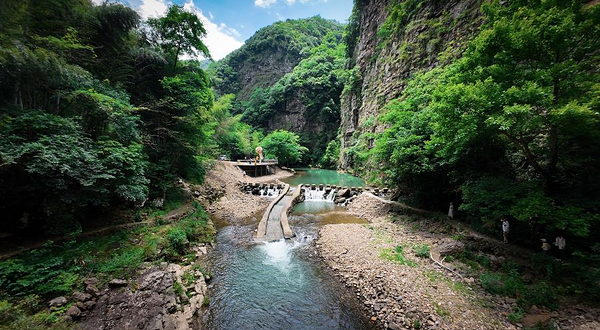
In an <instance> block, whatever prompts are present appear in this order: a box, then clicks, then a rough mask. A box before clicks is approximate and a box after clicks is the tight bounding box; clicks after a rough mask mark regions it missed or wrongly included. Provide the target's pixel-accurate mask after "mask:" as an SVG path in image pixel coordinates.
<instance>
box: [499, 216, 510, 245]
mask: <svg viewBox="0 0 600 330" xmlns="http://www.w3.org/2000/svg"><path fill="white" fill-rule="evenodd" d="M501 221H502V236H503V237H504V243H508V231H509V229H510V224H509V223H508V220H506V218H502V220H501Z"/></svg>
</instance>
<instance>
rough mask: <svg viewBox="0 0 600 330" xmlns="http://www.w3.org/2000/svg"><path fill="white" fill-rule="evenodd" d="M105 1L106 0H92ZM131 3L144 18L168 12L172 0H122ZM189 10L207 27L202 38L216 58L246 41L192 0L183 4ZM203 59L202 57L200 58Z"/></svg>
mask: <svg viewBox="0 0 600 330" xmlns="http://www.w3.org/2000/svg"><path fill="white" fill-rule="evenodd" d="M92 1H104V0H92ZM120 1H122V2H125V3H129V4H130V5H131V6H132V7H133V8H134V9H135V10H136V11H137V12H138V13H139V14H140V16H141V17H142V18H143V19H148V18H150V17H159V16H162V15H164V14H165V13H166V12H167V9H168V8H169V6H170V5H172V4H173V2H172V0H120ZM183 8H184V9H185V10H187V11H190V12H193V13H194V14H196V15H197V16H198V18H200V21H202V24H203V25H204V29H206V37H204V38H203V39H202V41H203V42H204V44H205V45H206V47H208V50H209V51H210V54H211V56H212V58H213V59H214V60H220V59H222V58H223V57H225V56H226V55H227V54H229V53H231V52H232V51H234V50H236V49H238V48H239V47H241V46H242V45H243V44H244V43H243V42H242V41H239V40H237V39H236V38H240V37H241V35H240V33H239V32H238V31H237V30H236V29H234V28H231V27H229V26H227V25H226V24H224V23H221V24H217V23H215V22H214V21H213V19H214V16H213V15H212V14H211V13H210V12H209V13H208V16H209V17H210V19H209V18H208V17H206V16H204V14H203V12H202V10H200V8H198V7H196V5H195V4H194V2H193V1H192V0H189V1H188V2H187V3H185V4H184V5H183ZM182 58H183V59H191V57H189V56H183V57H182ZM200 59H201V58H200Z"/></svg>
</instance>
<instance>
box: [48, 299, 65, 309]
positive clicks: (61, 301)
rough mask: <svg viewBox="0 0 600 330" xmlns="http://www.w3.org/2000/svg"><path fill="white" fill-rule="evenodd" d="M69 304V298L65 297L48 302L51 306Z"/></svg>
mask: <svg viewBox="0 0 600 330" xmlns="http://www.w3.org/2000/svg"><path fill="white" fill-rule="evenodd" d="M66 304H67V298H65V297H56V298H54V299H52V300H50V302H49V303H48V305H49V306H50V307H62V306H64V305H66Z"/></svg>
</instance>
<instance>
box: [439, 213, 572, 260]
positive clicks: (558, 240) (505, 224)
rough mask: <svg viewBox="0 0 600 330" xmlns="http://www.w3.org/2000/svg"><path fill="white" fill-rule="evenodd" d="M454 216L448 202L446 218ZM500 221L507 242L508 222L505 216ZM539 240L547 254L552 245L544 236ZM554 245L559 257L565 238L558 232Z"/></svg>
mask: <svg viewBox="0 0 600 330" xmlns="http://www.w3.org/2000/svg"><path fill="white" fill-rule="evenodd" d="M454 216H455V210H454V204H453V203H450V207H449V208H448V218H449V219H454ZM500 221H502V237H503V238H504V243H508V233H509V232H510V223H509V222H508V220H507V219H506V218H502V219H501V220H500ZM541 241H542V253H543V254H549V253H550V250H551V249H552V246H551V245H550V243H548V240H547V239H545V238H542V239H541ZM554 245H555V246H556V248H557V249H558V253H557V254H558V256H559V257H560V258H562V257H563V256H564V252H565V245H566V241H565V238H564V237H563V236H562V235H560V234H559V235H558V236H556V239H555V240H554Z"/></svg>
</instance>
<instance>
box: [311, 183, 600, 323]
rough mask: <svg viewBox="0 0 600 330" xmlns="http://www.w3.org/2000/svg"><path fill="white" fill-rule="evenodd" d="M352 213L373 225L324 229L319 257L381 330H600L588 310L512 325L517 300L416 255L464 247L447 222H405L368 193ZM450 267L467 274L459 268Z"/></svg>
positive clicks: (536, 316) (538, 313)
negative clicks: (534, 329) (533, 329)
mask: <svg viewBox="0 0 600 330" xmlns="http://www.w3.org/2000/svg"><path fill="white" fill-rule="evenodd" d="M348 209H349V211H350V212H351V213H353V214H354V215H357V216H359V217H361V218H363V219H365V220H367V221H369V223H370V224H369V225H359V224H344V225H326V226H324V227H322V228H321V229H320V233H319V238H318V240H317V243H316V247H317V251H318V254H319V256H320V257H321V259H322V260H323V261H324V262H325V264H326V265H327V266H328V267H329V268H330V269H331V270H333V271H334V273H335V274H336V276H337V277H338V278H339V279H340V281H342V282H343V283H345V285H346V286H348V287H350V288H351V289H352V290H354V291H355V293H356V295H357V297H358V298H359V300H360V301H361V302H362V303H363V304H364V308H365V310H366V312H367V313H369V314H370V315H371V320H372V321H373V322H376V323H377V325H378V326H380V327H381V328H383V329H520V328H524V327H529V326H535V324H536V323H537V322H538V321H541V322H542V323H546V324H548V323H549V322H551V323H552V324H553V325H554V326H555V327H558V328H560V329H599V328H600V323H599V322H598V316H599V314H598V311H597V310H592V309H590V308H587V307H583V306H570V307H569V308H563V309H561V310H559V311H557V312H550V311H546V310H543V309H540V308H537V307H535V306H533V307H532V310H529V311H528V312H529V313H528V314H527V313H526V314H525V316H524V317H523V318H522V319H521V320H520V321H519V323H512V322H510V321H509V320H508V318H507V316H508V315H510V314H511V313H513V311H514V310H515V307H516V300H515V299H511V298H506V297H502V296H495V295H491V294H489V293H486V292H485V291H484V290H483V289H482V287H481V285H480V284H479V279H478V278H474V277H468V276H464V277H463V276H461V275H458V274H455V273H454V272H452V271H450V270H447V269H445V268H442V267H440V266H438V265H437V264H436V263H434V262H433V261H432V260H431V259H430V258H429V257H428V253H427V254H424V253H423V251H419V249H420V248H421V249H422V247H423V246H425V245H426V246H428V247H431V248H432V250H433V251H436V253H439V252H441V253H442V254H445V253H450V252H456V251H452V250H460V249H463V248H464V245H463V244H462V243H460V242H459V243H456V241H455V240H454V239H452V238H451V236H450V234H449V232H452V231H449V230H448V228H444V225H443V224H442V223H443V222H435V221H428V220H426V219H425V218H421V219H419V218H418V217H415V216H414V215H413V216H406V215H400V214H398V213H396V212H392V210H395V211H398V206H397V205H393V204H390V203H385V202H383V201H381V200H379V199H377V198H374V197H373V196H369V195H368V194H362V195H360V196H358V197H357V198H356V199H355V200H354V201H353V202H352V203H351V204H349V206H348ZM400 213H401V212H400ZM462 234H463V235H465V233H462ZM488 244H493V242H492V243H488ZM499 249H502V247H501V246H500V247H499ZM501 258H502V257H499V258H497V259H492V262H500V260H502V259H501ZM445 265H446V266H447V267H448V268H450V269H451V270H456V271H457V272H458V273H463V274H465V273H466V272H462V268H461V267H462V266H464V265H461V263H460V262H458V261H454V262H452V263H445ZM466 274H468V273H466Z"/></svg>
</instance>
